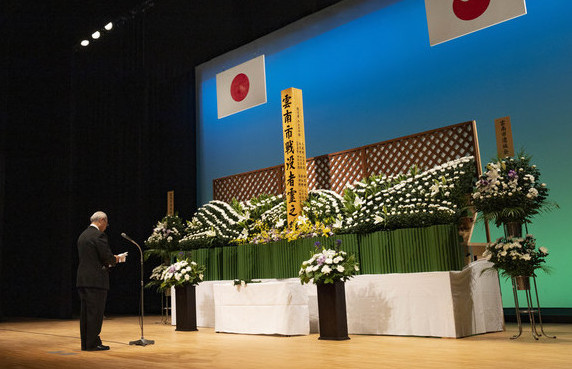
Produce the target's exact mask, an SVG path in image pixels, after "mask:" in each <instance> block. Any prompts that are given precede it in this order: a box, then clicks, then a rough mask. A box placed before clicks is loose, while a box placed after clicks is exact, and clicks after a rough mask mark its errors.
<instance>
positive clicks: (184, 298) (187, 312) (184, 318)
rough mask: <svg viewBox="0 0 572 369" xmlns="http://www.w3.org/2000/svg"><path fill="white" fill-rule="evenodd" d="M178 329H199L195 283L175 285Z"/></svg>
mask: <svg viewBox="0 0 572 369" xmlns="http://www.w3.org/2000/svg"><path fill="white" fill-rule="evenodd" d="M175 303H176V308H177V316H176V317H177V328H176V329H175V330H177V331H196V330H197V298H196V291H195V286H194V285H185V286H177V287H175Z"/></svg>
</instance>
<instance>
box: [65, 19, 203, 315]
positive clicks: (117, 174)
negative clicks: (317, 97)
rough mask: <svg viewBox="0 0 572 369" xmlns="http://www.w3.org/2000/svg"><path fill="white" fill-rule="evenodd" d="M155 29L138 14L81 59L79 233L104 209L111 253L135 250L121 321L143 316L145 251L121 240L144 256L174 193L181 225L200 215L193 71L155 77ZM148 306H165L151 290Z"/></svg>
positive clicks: (76, 92) (76, 127) (117, 300)
mask: <svg viewBox="0 0 572 369" xmlns="http://www.w3.org/2000/svg"><path fill="white" fill-rule="evenodd" d="M147 23H148V20H147V16H146V14H143V15H140V16H138V17H136V18H135V19H133V20H131V21H130V22H128V23H127V24H126V25H125V26H124V27H122V29H121V30H120V32H118V33H117V34H114V35H113V36H114V37H110V38H109V39H108V40H106V42H105V43H104V44H103V43H101V44H96V45H94V47H92V48H89V49H82V50H78V51H77V52H76V53H75V55H74V65H73V74H72V87H71V90H72V104H71V106H72V109H71V119H70V122H71V123H70V141H71V166H70V173H71V176H70V178H71V183H70V187H71V189H72V191H71V192H72V201H71V204H72V214H73V216H72V219H73V226H72V227H73V231H74V234H79V233H80V232H81V230H82V229H83V228H84V227H85V226H86V225H87V224H88V222H87V219H88V218H89V216H90V215H91V213H93V212H94V211H96V210H98V209H101V210H103V211H105V212H106V213H107V214H108V216H109V222H110V225H111V226H110V227H109V230H108V234H109V239H110V243H111V245H112V249H113V251H114V252H116V253H119V252H122V251H129V255H130V256H129V262H128V263H126V264H125V265H119V266H118V267H116V268H115V269H114V270H113V271H112V275H111V286H112V288H111V290H110V292H109V295H108V304H107V311H109V312H115V313H134V312H137V308H138V301H139V279H140V273H139V270H140V267H139V260H140V255H139V251H138V249H137V248H136V247H134V246H133V245H132V244H130V243H128V242H126V241H125V240H124V239H122V238H121V237H120V235H121V233H122V232H125V233H127V234H128V235H129V236H131V237H132V238H133V239H134V240H136V241H139V242H138V243H139V244H140V245H141V246H142V247H143V241H144V240H145V239H146V238H147V237H148V236H149V234H150V232H151V230H152V228H153V225H154V223H155V222H156V221H157V220H159V219H160V218H161V217H163V216H164V215H165V213H166V206H167V201H166V198H167V196H166V195H167V191H169V190H174V191H175V208H176V210H178V211H179V213H180V215H181V216H188V215H189V214H192V212H193V211H194V209H195V207H196V204H195V197H196V194H195V182H196V180H195V124H194V95H193V94H194V75H193V71H192V68H190V71H185V72H184V73H181V74H180V75H177V76H169V78H165V77H164V76H157V73H156V69H155V68H154V64H153V63H151V62H150V53H152V49H151V47H150V45H149V42H148V40H147V37H146V33H147ZM76 258H77V252H76V250H75V249H74V259H76ZM156 265H157V260H150V261H149V262H148V263H146V265H145V269H146V270H147V272H146V273H145V277H146V278H147V277H148V275H149V274H150V273H149V272H150V270H151V269H152V268H153V267H154V266H156ZM145 282H147V281H145ZM147 297H148V298H146V303H147V304H148V306H147V307H146V310H148V311H157V309H159V307H160V300H159V297H158V296H157V295H156V294H154V292H153V291H150V292H148V293H147ZM75 306H76V307H77V299H75ZM75 310H77V309H75Z"/></svg>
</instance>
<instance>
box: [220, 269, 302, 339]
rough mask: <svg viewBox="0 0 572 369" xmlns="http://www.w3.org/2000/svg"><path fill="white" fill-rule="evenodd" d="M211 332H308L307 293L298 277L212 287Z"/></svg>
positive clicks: (284, 333) (293, 333)
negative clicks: (212, 318) (212, 324)
mask: <svg viewBox="0 0 572 369" xmlns="http://www.w3.org/2000/svg"><path fill="white" fill-rule="evenodd" d="M213 292H214V306H215V324H214V327H215V331H217V332H232V333H250V334H281V335H303V334H309V333H310V318H309V314H308V296H307V294H306V292H305V289H304V288H303V287H302V285H301V284H300V281H299V280H295V281H288V282H262V283H249V284H248V285H246V286H233V285H232V284H231V283H217V284H214V286H213Z"/></svg>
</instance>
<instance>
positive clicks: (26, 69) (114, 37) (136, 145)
mask: <svg viewBox="0 0 572 369" xmlns="http://www.w3.org/2000/svg"><path fill="white" fill-rule="evenodd" d="M338 1H339V0H295V1H291V2H287V3H283V2H272V1H267V0H256V1H254V0H253V1H235V0H216V1H188V0H172V1H167V2H164V1H161V2H156V3H155V2H152V1H151V2H150V1H136V0H129V1H121V2H117V1H112V0H98V1H93V0H86V1H84V2H78V3H77V4H74V3H72V2H62V1H61V0H46V1H43V2H37V1H30V2H22V1H18V0H6V1H2V2H1V4H0V10H1V12H0V13H1V14H0V17H1V18H0V27H1V28H2V29H1V30H0V31H2V34H3V35H5V37H3V38H1V41H0V42H1V44H0V45H1V50H2V51H3V53H2V56H0V60H1V61H2V64H3V67H4V68H2V72H0V73H2V86H6V90H7V91H8V92H9V93H7V94H3V95H2V97H1V98H0V106H1V107H3V108H4V109H3V111H2V119H3V123H5V124H3V125H2V126H0V128H3V129H4V131H3V132H1V133H2V139H1V140H0V143H4V144H5V145H3V146H2V147H1V149H2V151H0V158H2V156H3V157H4V170H3V172H0V185H1V184H2V178H3V181H4V198H3V199H2V198H0V200H3V201H2V204H0V222H1V223H2V224H1V225H0V230H3V232H2V233H1V234H0V235H1V240H0V263H1V264H0V278H1V280H0V298H1V299H0V311H3V312H4V314H5V315H6V316H32V317H55V318H69V317H72V316H77V314H78V312H79V306H78V297H77V292H76V289H75V276H76V269H77V264H78V260H77V249H76V240H77V237H78V236H79V234H80V233H81V232H82V231H83V230H84V229H85V227H87V226H88V224H89V217H90V215H91V214H92V213H93V212H94V211H96V210H103V211H105V212H107V214H108V215H109V221H110V228H109V230H108V234H109V240H110V243H111V248H112V250H113V251H114V252H116V253H119V252H123V251H129V257H128V262H127V263H126V264H124V265H120V266H118V267H116V268H115V270H113V271H112V273H111V290H110V292H109V296H108V304H107V309H106V312H107V314H122V313H128V314H136V313H138V309H139V306H138V301H139V275H140V274H139V270H140V269H139V252H138V250H137V249H136V248H135V246H133V245H132V244H130V243H128V242H127V241H125V240H124V239H123V238H121V237H120V234H121V233H122V232H125V233H127V234H128V235H130V236H131V237H132V238H133V239H135V240H136V241H137V242H139V243H140V245H141V246H143V241H144V240H145V239H146V238H147V237H148V236H149V234H150V233H151V231H152V229H153V226H154V224H155V223H156V222H157V220H159V219H160V218H161V217H163V216H164V215H165V211H166V194H167V191H170V190H174V191H175V208H176V210H177V211H178V212H179V214H180V215H181V216H182V217H184V218H186V219H188V218H189V217H190V216H191V215H192V213H193V212H194V211H195V210H196V207H197V204H196V203H195V201H196V170H195V146H196V140H195V127H196V124H195V76H194V68H195V66H197V65H199V64H201V63H203V62H205V61H208V60H210V59H211V58H213V57H216V56H218V55H220V54H223V53H225V52H228V51H231V50H233V49H235V48H237V47H239V46H241V45H243V44H245V43H248V42H250V41H253V40H255V39H257V38H259V37H261V36H263V35H265V34H267V33H269V32H272V31H274V30H276V29H278V28H281V27H283V26H285V25H287V24H289V23H291V22H293V21H295V20H298V19H300V18H302V17H304V16H306V15H309V14H311V13H313V12H315V11H318V10H320V9H322V8H325V7H326V6H329V5H332V4H334V3H337V2H338ZM119 3H120V4H119ZM128 3H129V4H130V6H134V4H139V5H137V6H135V8H132V9H131V10H125V6H126V5H128ZM141 4H144V6H141ZM120 5H121V6H123V8H121V7H120ZM142 9H145V11H142ZM110 18H112V19H116V20H119V21H120V22H119V23H117V27H115V28H114V30H113V32H112V33H110V34H109V35H104V36H103V37H102V38H101V39H100V40H98V41H92V44H91V45H90V46H89V47H88V48H80V47H78V44H79V41H80V40H81V39H83V38H86V37H88V36H89V35H90V34H91V33H92V32H93V30H94V27H96V26H97V27H101V26H102V25H103V24H105V23H106V22H107V21H108V20H109V19H110ZM4 51H5V52H4ZM0 169H1V166H0ZM2 173H3V176H2V175H1V174H2ZM0 188H1V187H0ZM0 193H1V192H0ZM2 209H3V210H4V216H3V218H2V216H1V215H2V211H1V210H2ZM157 264H158V261H157V260H150V261H149V262H147V263H146V264H145V270H146V272H145V278H146V279H147V278H148V276H149V274H150V270H151V268H153V267H154V266H156V265H157ZM145 300H146V307H145V309H146V311H147V312H159V310H160V296H159V295H157V294H156V293H155V292H154V291H146V296H145Z"/></svg>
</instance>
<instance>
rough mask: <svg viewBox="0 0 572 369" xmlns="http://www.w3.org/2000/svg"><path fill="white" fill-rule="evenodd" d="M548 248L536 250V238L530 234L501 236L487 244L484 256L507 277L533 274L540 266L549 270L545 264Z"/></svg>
mask: <svg viewBox="0 0 572 369" xmlns="http://www.w3.org/2000/svg"><path fill="white" fill-rule="evenodd" d="M546 256H548V249H547V248H546V247H540V248H539V249H538V250H536V240H535V239H534V237H533V236H532V235H530V234H528V235H526V237H525V238H512V237H508V238H504V237H503V238H499V239H498V240H496V242H493V243H492V244H489V245H487V248H486V249H485V252H484V253H483V257H484V258H485V259H486V260H489V261H490V262H492V263H493V264H494V266H493V268H494V269H497V270H500V272H501V274H503V275H504V276H506V277H518V276H533V275H535V271H536V269H538V268H541V269H544V270H545V271H548V268H546V267H545V266H544V265H543V264H544V263H545V261H546V260H545V259H546Z"/></svg>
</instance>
